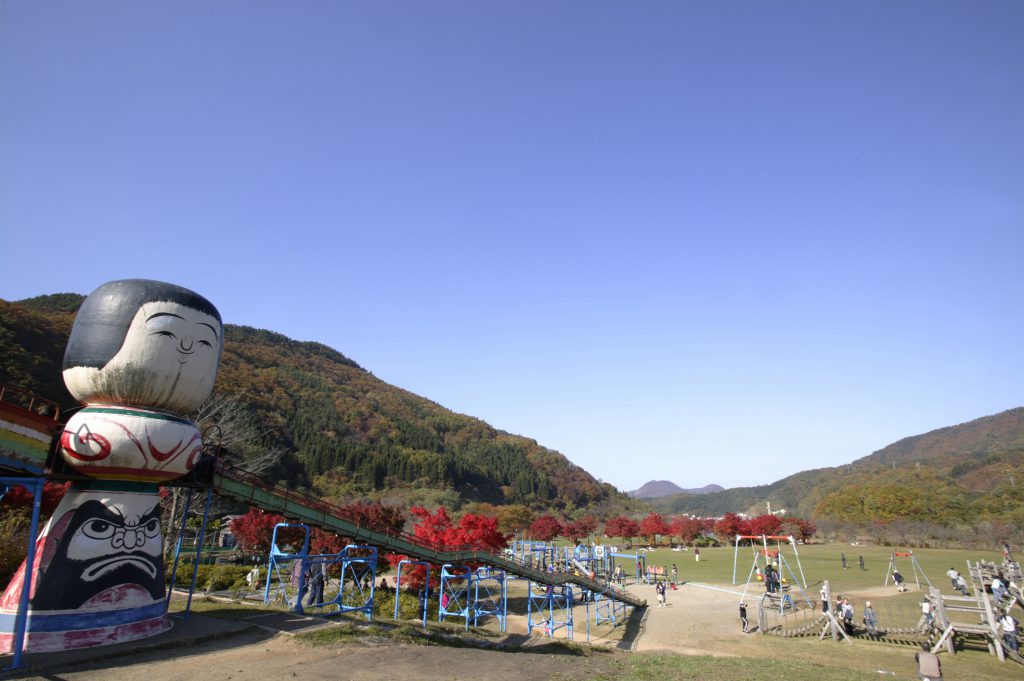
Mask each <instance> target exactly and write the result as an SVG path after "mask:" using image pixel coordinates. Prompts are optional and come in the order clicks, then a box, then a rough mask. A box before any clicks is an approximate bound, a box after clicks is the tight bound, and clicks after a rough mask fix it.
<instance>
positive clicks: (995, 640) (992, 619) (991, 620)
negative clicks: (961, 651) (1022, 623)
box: [980, 583, 1006, 662]
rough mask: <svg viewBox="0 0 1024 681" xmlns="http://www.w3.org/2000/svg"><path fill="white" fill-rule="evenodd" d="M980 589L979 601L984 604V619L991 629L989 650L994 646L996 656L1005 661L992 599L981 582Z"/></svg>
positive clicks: (1001, 638)
mask: <svg viewBox="0 0 1024 681" xmlns="http://www.w3.org/2000/svg"><path fill="white" fill-rule="evenodd" d="M980 591H981V602H982V603H984V604H985V620H986V621H987V622H988V626H989V628H990V629H991V630H992V643H991V644H989V650H991V649H992V648H995V652H996V657H998V658H999V661H1000V662H1006V655H1005V654H1004V653H1003V637H1002V635H1001V634H1000V633H999V625H998V624H997V623H996V616H995V614H994V612H993V610H992V601H990V600H989V598H988V593H987V592H986V591H985V586H984V583H983V584H982V587H981V589H980Z"/></svg>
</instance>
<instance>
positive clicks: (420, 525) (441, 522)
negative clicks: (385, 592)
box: [387, 506, 509, 589]
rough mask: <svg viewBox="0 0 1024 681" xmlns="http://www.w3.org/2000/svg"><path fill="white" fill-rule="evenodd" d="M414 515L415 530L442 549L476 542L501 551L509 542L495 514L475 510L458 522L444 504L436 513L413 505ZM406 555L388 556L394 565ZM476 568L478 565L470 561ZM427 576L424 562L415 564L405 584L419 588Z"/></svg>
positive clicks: (436, 570) (405, 574)
mask: <svg viewBox="0 0 1024 681" xmlns="http://www.w3.org/2000/svg"><path fill="white" fill-rule="evenodd" d="M410 512H411V513H412V515H413V517H415V518H418V519H419V521H418V522H417V523H416V525H415V526H414V527H413V534H414V535H415V536H416V538H417V539H420V540H422V541H424V542H426V543H428V544H430V545H432V546H435V547H437V548H438V549H439V550H442V551H443V550H451V549H455V548H458V547H462V546H472V547H474V548H477V549H482V550H485V551H499V550H501V549H503V548H505V547H506V546H508V540H509V535H506V534H504V533H503V532H501V531H500V530H499V529H498V518H497V517H494V516H483V515H478V514H475V513H467V514H465V515H463V516H462V517H461V518H460V519H459V522H458V523H457V524H456V523H455V522H454V521H453V520H452V518H451V516H449V515H448V510H447V509H446V508H445V507H444V506H440V507H438V509H437V511H436V512H435V513H431V512H430V511H428V510H427V509H425V508H422V507H420V506H413V507H412V508H411V509H410ZM405 558H406V556H402V555H397V554H392V555H389V556H387V559H388V561H389V562H390V563H391V565H393V566H394V565H398V563H399V561H401V560H404V559H405ZM470 567H471V568H476V567H477V566H476V565H472V564H471V565H470ZM439 573H440V567H439V566H438V567H435V568H434V569H433V570H432V574H431V578H430V581H431V584H432V585H434V584H437V583H438V581H439ZM425 579H426V574H425V571H424V570H423V568H422V567H421V566H418V565H417V566H414V567H413V568H411V569H410V570H409V571H408V572H404V571H403V573H402V586H407V587H410V588H413V589H418V588H420V587H422V586H423V582H424V580H425Z"/></svg>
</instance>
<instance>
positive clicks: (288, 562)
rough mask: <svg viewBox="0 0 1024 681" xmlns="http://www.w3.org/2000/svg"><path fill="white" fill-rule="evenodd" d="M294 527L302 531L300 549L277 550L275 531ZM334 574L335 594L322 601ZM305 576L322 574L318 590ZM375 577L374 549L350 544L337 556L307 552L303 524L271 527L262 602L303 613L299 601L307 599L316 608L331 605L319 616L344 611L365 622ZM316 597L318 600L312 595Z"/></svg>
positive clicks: (369, 615)
mask: <svg viewBox="0 0 1024 681" xmlns="http://www.w3.org/2000/svg"><path fill="white" fill-rule="evenodd" d="M289 528H294V529H297V530H301V531H302V532H303V541H302V548H301V549H300V550H299V551H296V552H290V553H289V552H285V551H283V550H281V548H279V544H278V532H279V531H280V530H285V529H289ZM335 571H337V573H338V575H339V578H338V586H337V592H336V593H335V595H334V596H332V597H330V598H325V593H334V592H333V590H330V591H328V590H327V587H328V586H331V585H332V581H331V579H330V576H331V574H333V573H334V572H335ZM307 575H308V576H310V577H311V578H312V579H318V578H319V576H320V575H322V579H321V580H320V584H321V585H322V586H321V588H320V589H315V588H313V584H310V583H309V582H308V581H307ZM376 577H377V549H376V547H373V546H355V545H349V546H346V547H345V548H344V549H342V550H341V551H339V552H338V553H336V554H330V553H327V554H318V555H310V553H309V526H308V525H304V524H302V523H298V524H293V523H278V524H277V525H275V526H274V534H273V539H272V540H271V544H270V554H269V556H268V557H267V579H266V583H265V586H264V591H263V602H264V603H265V604H267V605H270V604H271V603H273V602H274V601H282V602H284V603H285V604H286V605H287V606H288V607H289V608H290V609H291V610H292V611H294V612H296V613H300V614H301V613H302V612H304V609H303V605H302V601H303V599H304V598H305V597H306V596H307V594H308V595H309V597H310V602H309V603H308V605H309V606H310V607H316V608H327V607H329V606H334V607H333V609H332V610H329V611H326V612H325V611H323V610H321V613H322V614H332V615H340V614H343V613H346V612H361V613H363V614H364V615H365V616H366V619H367V620H369V619H372V617H373V594H374V589H375V585H376ZM317 595H319V598H315V596H317Z"/></svg>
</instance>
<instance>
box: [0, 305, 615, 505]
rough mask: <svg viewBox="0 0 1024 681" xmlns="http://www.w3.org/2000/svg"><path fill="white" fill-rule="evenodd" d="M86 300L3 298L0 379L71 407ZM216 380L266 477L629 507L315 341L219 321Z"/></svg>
mask: <svg viewBox="0 0 1024 681" xmlns="http://www.w3.org/2000/svg"><path fill="white" fill-rule="evenodd" d="M82 300H83V297H82V296H78V295H75V294H60V295H55V296H42V297H39V298H33V299H30V300H27V301H20V302H19V303H17V304H12V303H8V302H4V301H0V353H2V356H3V358H4V363H3V365H2V370H0V382H2V383H6V384H13V385H16V386H18V387H21V388H24V389H27V390H30V391H32V392H34V393H36V394H38V395H40V396H43V397H47V398H49V399H53V400H55V401H58V402H60V403H61V404H62V405H63V406H65V407H72V406H74V402H73V401H72V400H71V398H70V396H69V395H68V394H67V391H66V389H65V388H64V386H63V382H62V380H61V371H60V369H61V361H62V357H63V353H64V346H65V344H66V342H67V337H68V334H69V332H70V328H71V323H72V321H73V319H74V312H75V311H76V310H77V308H78V306H79V305H80V304H81V301H82ZM215 390H216V393H217V394H218V396H219V397H220V398H221V399H224V398H226V397H232V396H233V397H234V398H236V399H240V400H241V401H242V402H243V403H244V404H245V408H246V409H248V410H249V411H250V412H251V416H252V418H253V419H254V420H255V422H256V424H257V427H256V430H257V431H258V433H259V437H260V438H261V439H262V441H263V445H265V448H266V449H273V450H275V451H279V452H283V455H282V456H281V457H280V459H279V460H277V461H276V463H274V464H273V465H271V466H269V467H266V468H264V471H263V474H264V475H265V476H268V477H270V478H271V479H273V481H275V482H282V483H284V484H287V485H290V486H297V487H306V488H311V489H312V490H313V491H315V492H317V493H318V494H320V495H322V496H325V497H328V498H332V499H350V498H358V497H365V498H375V499H383V500H387V501H392V502H402V503H417V504H424V505H428V506H429V505H437V504H441V503H443V504H446V505H447V506H448V507H449V508H459V507H460V506H461V505H462V504H464V503H467V502H476V503H488V504H495V505H500V504H520V505H525V506H528V507H531V508H535V509H545V510H547V509H550V510H552V511H556V512H558V513H560V514H563V515H566V516H573V515H574V514H575V515H579V514H580V513H582V512H583V510H590V511H591V512H597V513H600V514H608V513H611V512H613V511H618V510H624V509H632V508H633V507H634V504H633V502H631V501H630V500H629V499H628V498H626V497H625V495H622V494H620V493H618V492H617V491H616V490H615V489H614V488H613V487H612V486H611V485H608V484H604V483H601V482H599V481H597V480H595V479H594V478H593V476H591V475H590V474H589V473H587V472H586V471H585V470H583V469H582V468H579V467H578V466H575V465H573V464H572V463H571V462H569V461H568V460H567V459H566V458H565V457H564V456H563V455H562V454H560V453H558V452H555V451H553V450H550V449H547V448H545V447H543V446H541V445H539V444H538V443H537V442H536V441H534V440H531V439H528V438H525V437H521V436H517V435H511V434H509V433H505V432H502V431H499V430H497V429H495V428H492V427H491V426H489V425H488V424H486V423H484V422H483V421H480V420H478V419H474V418H471V417H468V416H465V415H462V414H456V413H454V412H452V411H450V410H448V409H445V408H444V407H442V406H440V405H438V404H436V403H434V402H431V401H429V400H427V399H424V398H422V397H419V396H417V395H414V394H412V393H410V392H407V391H405V390H402V389H400V388H396V387H394V386H391V385H389V384H387V383H385V382H383V381H381V380H379V379H377V378H376V377H375V376H373V375H372V374H371V373H369V372H368V371H366V370H365V369H363V368H362V367H360V366H359V365H358V364H357V363H356V362H355V361H353V360H352V359H350V358H348V357H346V356H345V355H343V354H342V353H340V352H338V351H337V350H334V349H332V348H329V347H327V346H325V345H323V344H320V343H314V342H303V341H295V340H292V339H289V338H287V337H285V336H283V335H281V334H278V333H275V332H272V331H267V330H262V329H254V328H250V327H245V326H236V325H230V324H229V325H226V327H225V344H224V354H223V356H222V361H221V368H220V372H219V374H218V378H217V385H216V388H215Z"/></svg>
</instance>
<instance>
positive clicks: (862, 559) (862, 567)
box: [857, 556, 867, 570]
mask: <svg viewBox="0 0 1024 681" xmlns="http://www.w3.org/2000/svg"><path fill="white" fill-rule="evenodd" d="M857 564H858V565H860V569H861V570H866V569H867V568H866V567H864V556H857Z"/></svg>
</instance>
